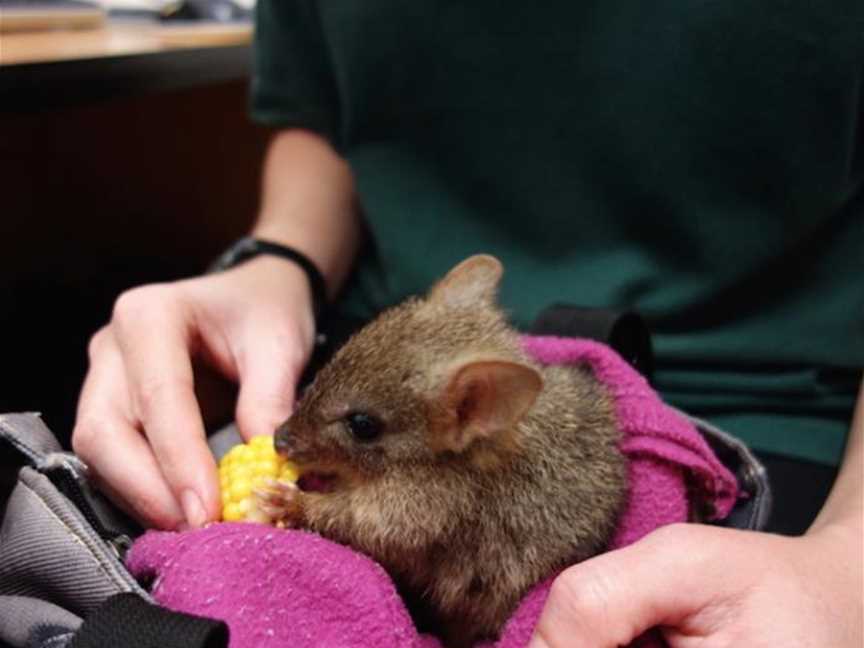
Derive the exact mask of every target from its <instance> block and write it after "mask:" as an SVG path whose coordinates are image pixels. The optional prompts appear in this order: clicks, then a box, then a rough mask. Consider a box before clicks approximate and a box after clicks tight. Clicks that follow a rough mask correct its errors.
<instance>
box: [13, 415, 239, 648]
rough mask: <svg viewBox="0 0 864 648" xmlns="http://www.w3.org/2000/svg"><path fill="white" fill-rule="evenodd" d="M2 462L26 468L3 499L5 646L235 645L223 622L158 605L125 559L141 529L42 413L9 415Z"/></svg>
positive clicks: (29, 647) (32, 647)
mask: <svg viewBox="0 0 864 648" xmlns="http://www.w3.org/2000/svg"><path fill="white" fill-rule="evenodd" d="M0 458H2V459H3V462H2V464H0V466H2V468H0V472H8V471H14V470H16V469H17V480H16V482H15V484H14V486H13V487H12V489H11V492H6V493H2V498H0V515H2V524H0V646H11V647H14V648H25V647H27V648H61V647H65V646H70V647H74V648H79V647H85V646H114V647H120V646H149V645H152V646H154V647H155V646H159V647H160V648H162V647H164V646H173V645H177V646H183V647H186V646H214V647H215V646H225V645H226V643H227V630H226V628H225V627H224V624H222V623H221V622H216V621H212V620H204V619H198V618H196V617H190V616H188V615H180V614H176V613H173V612H168V611H167V610H164V609H163V608H159V607H158V606H156V605H155V604H153V601H152V599H151V598H150V596H149V594H148V593H147V592H146V591H145V590H144V589H143V588H142V587H141V586H140V585H139V584H138V583H137V582H136V581H135V579H134V578H132V576H131V575H130V574H129V572H128V571H127V570H126V568H125V567H124V565H123V557H124V554H125V552H126V550H127V549H128V548H129V547H130V546H131V543H132V538H133V537H134V536H135V535H137V533H139V532H140V529H138V528H137V526H136V525H135V524H134V523H132V522H131V521H130V520H129V519H128V518H126V517H125V516H123V515H122V514H121V513H120V512H119V511H118V510H117V509H116V508H115V507H113V506H112V505H111V504H110V503H109V502H108V501H107V500H106V499H105V498H103V497H102V496H101V495H100V494H99V493H98V492H97V491H95V490H94V489H93V488H92V487H91V485H90V484H89V482H88V480H87V469H86V467H85V466H84V464H83V463H82V462H81V461H80V460H79V459H78V458H77V457H75V455H73V454H71V453H68V452H63V451H62V449H61V447H60V444H59V443H58V442H57V440H56V439H55V437H54V435H53V434H52V433H51V431H50V430H49V429H48V428H47V427H46V426H45V424H44V423H43V422H42V419H41V418H39V416H38V415H36V414H31V413H25V414H2V415H0ZM0 483H2V482H0ZM166 633H167V636H166ZM202 638H203V641H202Z"/></svg>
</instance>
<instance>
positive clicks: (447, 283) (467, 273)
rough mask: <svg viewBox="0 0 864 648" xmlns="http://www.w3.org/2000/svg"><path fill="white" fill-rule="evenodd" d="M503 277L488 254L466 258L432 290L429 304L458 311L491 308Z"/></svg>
mask: <svg viewBox="0 0 864 648" xmlns="http://www.w3.org/2000/svg"><path fill="white" fill-rule="evenodd" d="M503 273H504V268H503V267H502V266H501V262H500V261H499V260H498V259H496V258H495V257H493V256H491V255H489V254H477V255H475V256H472V257H468V258H467V259H465V260H464V261H462V263H460V264H459V265H457V266H456V267H455V268H453V269H452V270H451V271H450V272H448V273H447V275H446V276H445V277H444V278H443V279H441V281H439V282H438V283H437V284H435V285H434V286H432V289H431V290H430V291H429V301H431V302H438V303H441V304H446V305H448V306H457V307H465V306H476V305H477V304H478V302H485V303H489V304H491V303H493V302H494V301H495V295H496V293H497V292H498V284H499V283H500V282H501V275H502V274H503Z"/></svg>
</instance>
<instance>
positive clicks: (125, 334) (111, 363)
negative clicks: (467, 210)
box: [72, 131, 360, 528]
mask: <svg viewBox="0 0 864 648" xmlns="http://www.w3.org/2000/svg"><path fill="white" fill-rule="evenodd" d="M263 175H264V181H263V190H262V202H261V209H260V214H259V218H258V220H257V223H256V225H255V227H254V228H253V231H252V234H253V235H255V236H259V237H261V238H268V239H271V240H273V241H276V242H280V243H283V244H285V245H289V246H292V247H295V248H297V249H298V250H299V251H301V252H303V253H304V254H306V255H307V256H308V257H309V258H310V259H311V260H312V261H313V262H314V263H315V264H316V265H317V266H318V268H319V269H320V270H321V272H322V273H323V275H324V277H325V280H326V282H327V286H328V293H329V294H330V295H331V296H332V295H333V294H335V293H336V292H337V291H338V289H339V287H340V285H341V284H342V282H343V281H344V279H345V277H346V275H347V273H348V271H349V269H350V266H351V263H352V261H353V258H354V255H355V252H356V250H357V247H358V245H359V243H358V241H359V238H360V234H359V233H360V225H359V216H358V213H357V209H356V198H355V195H354V184H353V178H352V175H351V172H350V170H349V168H348V165H347V164H346V163H345V161H344V160H343V159H342V158H341V157H339V156H338V155H337V154H336V153H335V151H334V150H333V149H332V148H331V147H330V145H329V144H328V143H327V142H325V141H324V140H323V139H321V138H320V137H318V136H317V135H314V134H312V133H308V132H301V131H286V132H283V133H280V134H279V135H278V136H277V137H276V138H275V139H274V140H273V142H272V144H271V146H270V148H269V152H268V155H267V159H266V161H265V165H264V174H263ZM314 335H315V331H314V320H313V314H312V306H311V291H310V289H309V285H308V280H307V278H306V275H305V274H304V272H303V271H302V270H301V269H300V268H299V267H298V266H297V265H296V264H294V263H293V262H290V261H288V260H285V259H281V258H276V257H272V256H260V257H256V258H254V259H251V260H249V261H247V262H245V263H243V264H241V265H239V266H237V267H235V268H232V269H231V270H228V271H225V272H221V273H217V274H212V275H206V276H202V277H196V278H193V279H187V280H183V281H177V282H173V283H167V284H153V285H148V286H143V287H139V288H135V289H132V290H130V291H127V292H125V293H124V294H122V295H121V296H120V297H119V298H118V300H117V302H116V304H115V307H114V313H113V315H112V319H111V321H110V322H109V324H108V325H106V326H105V327H104V328H102V329H101V330H100V331H99V332H97V333H96V334H95V335H94V336H93V339H92V340H91V342H90V347H89V356H90V368H89V370H88V373H87V377H86V380H85V383H84V387H83V389H82V392H81V396H80V400H79V404H78V415H77V420H76V423H75V428H74V431H73V436H72V445H73V448H74V449H75V451H76V452H77V453H78V454H79V455H80V456H81V457H82V458H83V459H84V461H85V462H86V463H87V464H88V465H89V467H90V468H91V470H92V472H93V474H94V476H95V477H96V478H97V480H98V481H99V482H100V484H101V485H102V487H103V488H104V490H106V491H107V492H108V493H109V495H112V497H113V498H114V499H115V501H117V502H118V503H119V504H120V505H121V506H123V507H124V508H126V509H127V510H129V511H130V512H131V513H132V514H133V515H135V516H136V517H138V518H139V519H141V520H142V521H143V522H145V523H146V524H148V525H155V526H159V527H163V528H176V527H181V526H183V525H191V526H198V525H200V524H203V523H204V522H206V521H208V520H212V519H214V518H215V517H216V515H217V514H218V512H219V493H218V482H217V479H216V470H215V465H214V462H213V458H212V456H211V454H210V452H209V449H208V448H207V445H206V440H205V432H204V423H203V418H202V409H201V406H200V405H199V402H198V401H197V399H196V389H198V388H200V386H201V385H200V383H201V381H200V380H199V379H200V377H201V372H200V371H199V369H200V368H201V367H202V366H206V367H207V368H208V369H211V370H215V371H216V373H218V374H221V375H222V376H224V377H225V378H228V379H229V380H231V381H234V382H237V383H239V384H240V393H239V397H238V400H237V408H236V416H237V421H238V425H239V427H240V431H241V434H242V435H243V436H244V437H247V438H248V437H250V436H253V435H257V434H270V433H272V431H273V429H274V428H275V426H276V425H277V424H279V423H280V422H281V421H282V420H284V418H285V417H287V416H288V414H289V413H290V411H291V408H292V406H293V403H294V395H295V388H296V383H297V380H298V378H299V376H300V374H301V372H302V369H303V367H304V366H305V363H306V361H307V360H308V357H309V354H310V351H311V348H312V343H313V339H314Z"/></svg>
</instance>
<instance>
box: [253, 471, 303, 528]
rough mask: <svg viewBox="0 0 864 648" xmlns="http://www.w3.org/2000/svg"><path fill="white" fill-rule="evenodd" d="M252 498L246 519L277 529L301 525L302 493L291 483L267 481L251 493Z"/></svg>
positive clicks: (274, 480)
mask: <svg viewBox="0 0 864 648" xmlns="http://www.w3.org/2000/svg"><path fill="white" fill-rule="evenodd" d="M252 494H253V496H254V498H253V502H252V506H251V507H250V510H249V513H248V514H247V516H246V517H247V519H248V520H251V521H254V522H263V523H264V524H272V525H273V526H276V527H279V528H283V529H284V528H294V527H298V526H300V525H301V524H300V523H301V520H302V517H303V507H302V504H301V499H302V492H301V491H300V489H299V488H297V484H295V483H293V482H285V481H278V480H276V479H268V480H267V481H265V482H264V484H263V485H262V486H259V487H258V488H256V489H255V490H253V491H252Z"/></svg>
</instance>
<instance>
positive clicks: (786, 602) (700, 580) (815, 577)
mask: <svg viewBox="0 0 864 648" xmlns="http://www.w3.org/2000/svg"><path fill="white" fill-rule="evenodd" d="M862 472H864V384H862V386H861V389H860V390H859V395H858V403H857V406H856V408H855V414H854V417H853V420H852V427H851V430H850V433H849V440H848V443H847V448H846V453H845V458H844V461H843V465H842V467H841V470H840V473H839V475H838V477H837V480H836V483H835V485H834V487H833V489H832V491H831V495H830V497H829V498H828V500H827V502H826V504H825V506H824V508H823V509H822V511H821V512H820V514H819V516H818V517H817V519H816V521H815V522H814V523H813V525H812V526H811V528H810V529H809V530H808V531H807V533H806V534H804V535H803V536H800V537H795V538H792V537H784V536H777V535H772V534H767V533H755V532H751V531H737V530H730V529H722V528H718V527H709V526H704V525H697V524H678V525H671V526H668V527H664V528H662V529H659V530H658V531H655V532H654V533H652V534H650V535H649V536H647V537H645V538H644V539H643V540H641V541H639V542H637V543H636V544H634V545H631V546H629V547H625V548H624V549H620V550H617V551H612V552H609V553H607V554H602V555H600V556H597V557H596V558H593V559H591V560H588V561H586V562H584V563H581V564H579V565H576V566H574V567H571V568H570V569H568V570H566V571H565V572H563V574H562V575H561V576H560V577H559V578H558V579H557V580H556V582H555V584H554V585H553V588H552V591H551V593H550V595H549V599H548V600H547V602H546V606H545V608H544V611H543V614H542V615H541V618H540V621H539V623H538V625H537V628H536V631H535V635H534V637H533V638H532V640H531V643H530V644H529V648H588V647H590V648H605V647H607V646H609V647H613V646H623V645H627V644H628V643H629V642H630V641H632V640H633V639H634V638H635V637H637V636H638V635H639V634H641V633H642V632H644V631H645V630H647V629H649V628H652V627H655V626H659V627H660V628H661V629H662V632H663V635H664V637H665V638H666V640H667V642H668V643H669V645H670V647H671V648H687V647H690V646H695V645H698V646H700V648H714V647H716V648H720V647H722V646H748V648H774V647H775V646H831V647H832V648H860V646H861V642H862V634H864V630H862V626H864V622H862V614H864V586H862V574H864V565H862V554H864V540H862V538H864V536H862V529H864V523H862V501H864V492H862V489H864V486H862ZM780 496H782V494H781V495H780Z"/></svg>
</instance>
